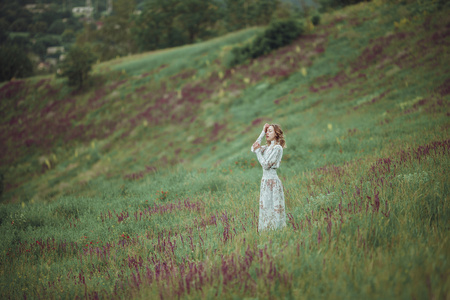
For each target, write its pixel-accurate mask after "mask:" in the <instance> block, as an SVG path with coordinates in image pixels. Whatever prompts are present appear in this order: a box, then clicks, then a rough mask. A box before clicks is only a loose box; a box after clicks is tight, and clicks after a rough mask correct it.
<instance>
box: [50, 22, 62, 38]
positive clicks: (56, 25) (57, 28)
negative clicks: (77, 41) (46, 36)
mask: <svg viewBox="0 0 450 300" xmlns="http://www.w3.org/2000/svg"><path fill="white" fill-rule="evenodd" d="M65 29H66V24H64V23H63V21H62V20H56V21H55V22H53V23H52V25H50V27H49V28H48V33H51V34H58V35H59V34H62V33H63V32H64V30H65Z"/></svg>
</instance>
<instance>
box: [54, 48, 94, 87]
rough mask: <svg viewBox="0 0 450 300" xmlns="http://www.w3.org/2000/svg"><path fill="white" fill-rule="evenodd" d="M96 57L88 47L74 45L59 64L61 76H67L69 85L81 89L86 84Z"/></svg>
mask: <svg viewBox="0 0 450 300" xmlns="http://www.w3.org/2000/svg"><path fill="white" fill-rule="evenodd" d="M96 59H97V58H96V57H95V55H94V54H93V53H92V50H91V49H90V48H89V47H86V46H83V47H81V46H74V47H72V48H71V49H70V50H69V51H68V53H67V55H66V57H65V59H64V61H63V63H62V64H61V72H62V74H61V76H63V77H67V79H68V83H69V85H70V86H75V87H76V88H77V89H81V88H82V87H83V86H84V85H86V83H87V81H88V77H89V73H90V71H91V70H92V65H93V64H94V62H95V61H96Z"/></svg>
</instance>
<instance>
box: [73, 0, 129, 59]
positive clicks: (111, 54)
mask: <svg viewBox="0 0 450 300" xmlns="http://www.w3.org/2000/svg"><path fill="white" fill-rule="evenodd" d="M113 7H114V9H113V13H112V14H111V15H110V16H107V17H105V18H104V19H103V20H102V22H103V25H102V27H101V29H99V30H97V29H96V28H92V27H91V26H89V25H85V27H84V30H83V33H82V34H81V35H79V36H78V37H77V43H78V44H84V43H91V44H93V45H94V51H95V53H97V54H98V56H99V58H100V60H102V61H104V60H109V59H112V58H115V57H116V56H124V55H128V54H130V53H135V52H136V49H137V47H136V43H135V40H134V38H133V35H132V33H131V28H132V27H133V26H134V21H133V12H134V10H135V7H136V5H135V2H134V0H116V1H115V2H114V3H113Z"/></svg>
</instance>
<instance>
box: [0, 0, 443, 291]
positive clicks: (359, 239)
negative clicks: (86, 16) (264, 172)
mask: <svg viewBox="0 0 450 300" xmlns="http://www.w3.org/2000/svg"><path fill="white" fill-rule="evenodd" d="M424 11H426V13H424ZM447 15H448V8H446V7H445V6H444V9H440V10H438V9H437V3H435V2H429V1H428V2H408V3H406V4H401V3H393V2H384V1H373V2H370V3H361V4H358V5H354V6H349V7H346V8H344V9H342V10H338V11H335V12H333V13H330V14H325V15H323V16H322V18H321V20H322V23H323V24H321V25H319V26H317V27H315V28H314V29H309V31H308V32H307V33H306V34H305V35H304V36H302V37H300V38H299V39H298V40H296V41H295V42H294V43H293V44H292V45H290V46H287V47H284V48H281V49H279V50H277V51H275V52H274V53H273V54H270V55H268V56H266V57H263V58H260V59H258V60H255V61H252V62H249V63H248V64H246V65H242V66H238V67H235V68H234V69H230V70H229V69H227V68H226V62H225V61H226V59H227V55H228V53H229V51H230V50H231V49H232V48H233V46H235V45H237V44H239V43H243V42H245V41H247V40H248V39H251V38H252V36H254V35H256V34H257V32H259V31H260V30H262V29H259V28H257V29H249V30H244V31H241V32H237V33H234V34H231V35H228V36H225V37H223V38H218V39H214V40H211V41H208V42H205V43H199V44H195V45H190V46H186V47H181V48H174V49H169V50H164V51H160V52H155V53H147V54H141V55H137V56H130V57H124V58H118V59H116V60H113V61H110V62H105V63H102V64H99V65H97V66H95V69H94V77H93V80H92V83H91V86H90V88H89V89H87V90H85V91H83V92H78V93H72V92H71V91H70V90H69V89H68V88H67V87H66V86H65V84H64V81H63V80H62V79H55V78H51V77H42V78H31V79H29V80H27V81H23V82H20V81H19V82H12V83H5V84H3V86H2V87H1V88H0V93H1V95H2V97H3V99H2V104H1V105H2V106H1V108H2V109H1V113H0V116H1V117H2V119H4V120H5V121H4V122H3V123H2V125H1V126H2V128H1V129H2V130H1V132H2V134H1V135H0V138H1V141H2V143H3V145H5V146H4V147H5V151H4V152H2V156H0V161H1V168H0V171H1V174H3V181H2V183H3V193H2V198H1V200H2V203H3V205H2V206H0V233H1V234H2V237H3V240H4V242H3V243H2V246H1V247H0V264H1V266H2V268H1V270H2V271H1V272H0V293H1V295H2V298H23V297H24V295H26V297H27V298H46V299H47V298H49V299H52V298H61V297H62V298H76V297H87V298H95V297H96V296H99V297H100V298H107V297H114V298H138V299H139V298H142V299H147V298H149V297H152V298H153V297H161V298H177V297H180V298H195V299H196V298H213V297H219V298H289V299H290V298H294V299H303V298H305V299H311V298H339V299H340V298H342V299H363V298H368V299H380V298H382V299H384V298H387V299H399V298H401V299H410V298H417V299H422V298H436V299H441V298H442V299H446V298H448V295H449V289H450V281H449V278H450V277H449V276H448V275H449V273H448V269H449V261H448V253H449V249H450V244H449V242H450V241H449V237H448V230H449V228H450V223H449V220H450V210H449V196H448V195H449V182H450V180H449V175H448V171H447V169H448V166H449V155H448V154H449V148H450V143H449V141H450V139H449V131H448V130H449V121H448V116H449V114H450V111H449V101H448V100H449V96H448V92H446V91H447V90H446V85H448V80H449V78H448V71H449V68H448V66H449V65H450V64H449V60H450V59H449V55H448V53H447V52H448V51H447V47H446V45H447V44H448V41H449V40H448V26H447V23H448V21H447V17H446V16H447ZM402 20H407V21H402ZM161 66H162V67H161ZM42 80H48V81H42ZM447 89H448V88H447ZM265 122H269V123H271V122H276V123H279V124H281V125H282V127H283V130H284V131H285V136H286V141H287V148H286V149H285V150H284V156H283V161H282V163H281V167H280V169H279V170H278V174H279V176H280V179H281V180H282V183H283V185H284V193H285V198H286V210H287V213H288V226H287V227H286V228H284V229H283V230H279V231H275V232H265V233H261V234H259V233H257V223H258V218H257V217H258V207H257V205H256V204H257V199H258V197H259V184H260V177H261V169H260V168H259V164H258V162H257V161H256V158H255V157H254V156H253V155H252V153H251V152H250V151H249V150H250V146H251V144H252V142H253V141H254V140H255V138H256V137H257V135H258V134H259V132H260V131H261V128H262V126H263V124H264V123H265ZM38 128H39V129H38ZM91 242H92V243H91Z"/></svg>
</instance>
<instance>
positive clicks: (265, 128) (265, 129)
mask: <svg viewBox="0 0 450 300" xmlns="http://www.w3.org/2000/svg"><path fill="white" fill-rule="evenodd" d="M269 127H270V125H269V124H267V123H266V124H264V132H267V128H269Z"/></svg>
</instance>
